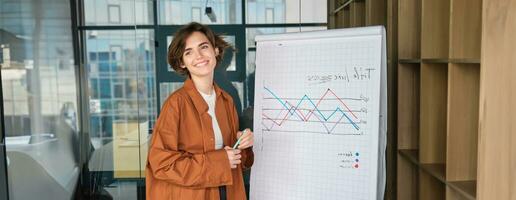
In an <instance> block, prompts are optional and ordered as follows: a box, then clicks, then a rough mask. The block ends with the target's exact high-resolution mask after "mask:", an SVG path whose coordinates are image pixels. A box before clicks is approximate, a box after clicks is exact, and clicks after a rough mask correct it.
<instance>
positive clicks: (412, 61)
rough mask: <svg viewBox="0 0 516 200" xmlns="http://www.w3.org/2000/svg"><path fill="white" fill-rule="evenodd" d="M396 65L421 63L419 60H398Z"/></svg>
mask: <svg viewBox="0 0 516 200" xmlns="http://www.w3.org/2000/svg"><path fill="white" fill-rule="evenodd" d="M398 63H400V64H419V63H421V59H399V60H398Z"/></svg>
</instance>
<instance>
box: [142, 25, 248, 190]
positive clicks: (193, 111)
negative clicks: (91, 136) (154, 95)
mask: <svg viewBox="0 0 516 200" xmlns="http://www.w3.org/2000/svg"><path fill="white" fill-rule="evenodd" d="M228 47H229V45H228V44H227V43H226V42H225V41H224V40H223V39H222V38H221V37H220V36H217V35H215V34H214V33H213V31H212V30H210V29H209V28H208V27H206V26H204V25H201V24H198V23H190V24H188V25H186V26H184V27H183V28H181V29H180V30H179V31H178V32H177V33H176V34H175V35H174V40H173V41H172V43H171V44H170V46H169V48H168V63H169V64H170V65H171V66H172V68H173V69H174V70H175V71H176V72H177V73H179V74H182V75H185V76H186V77H187V79H186V81H185V82H184V85H183V87H182V88H180V89H178V90H177V91H175V92H174V93H172V94H171V95H170V96H169V97H168V99H167V100H166V101H165V103H164V104H163V108H162V110H161V113H160V116H159V118H158V120H157V122H156V125H155V127H154V132H153V136H152V142H151V144H150V147H149V156H148V162H147V167H146V171H145V174H146V187H147V189H146V190H147V191H146V192H147V199H150V200H162V199H210V200H211V199H213V200H215V199H226V198H227V199H228V200H240V199H246V195H245V189H244V182H243V176H242V170H243V169H247V168H249V167H251V165H252V164H253V151H252V148H251V147H252V145H253V143H254V136H253V133H252V132H251V131H250V130H249V129H247V130H245V134H244V133H243V132H242V131H238V116H237V111H236V109H235V105H234V104H233V100H232V98H231V96H230V95H228V94H227V93H226V92H225V91H223V90H222V89H220V88H219V87H218V86H217V85H216V84H214V82H213V74H214V69H215V67H216V65H217V64H218V63H219V62H220V60H221V58H222V56H223V54H224V49H225V48H228ZM240 137H242V139H241V141H240V143H239V146H238V148H237V149H232V148H231V147H232V146H233V145H234V144H235V143H236V141H237V139H238V138H240ZM226 195H227V196H226Z"/></svg>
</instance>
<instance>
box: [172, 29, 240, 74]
mask: <svg viewBox="0 0 516 200" xmlns="http://www.w3.org/2000/svg"><path fill="white" fill-rule="evenodd" d="M194 32H200V33H202V34H204V35H205V36H206V38H208V40H209V41H210V43H211V46H213V48H218V49H219V55H217V56H216V59H217V65H218V64H219V62H220V61H221V60H222V56H224V49H226V48H228V47H231V46H230V45H229V44H228V43H227V42H226V41H224V39H222V37H221V36H219V35H216V34H215V33H213V31H212V30H211V29H210V28H208V27H207V26H205V25H202V24H199V23H197V22H191V23H189V24H187V25H185V26H183V27H182V28H181V29H179V31H177V32H176V34H174V39H173V40H172V43H170V46H168V53H167V60H168V64H170V66H171V67H172V69H174V71H176V72H177V73H178V74H180V75H184V76H190V72H188V69H186V68H181V66H182V65H184V63H183V53H184V51H185V45H186V39H188V37H190V35H192V33H194Z"/></svg>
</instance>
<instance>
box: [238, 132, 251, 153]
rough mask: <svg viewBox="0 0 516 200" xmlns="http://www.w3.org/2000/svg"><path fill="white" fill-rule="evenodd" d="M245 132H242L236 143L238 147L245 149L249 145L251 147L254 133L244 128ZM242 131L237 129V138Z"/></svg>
mask: <svg viewBox="0 0 516 200" xmlns="http://www.w3.org/2000/svg"><path fill="white" fill-rule="evenodd" d="M245 131H246V133H245V134H244V136H243V138H242V139H241V140H240V144H239V145H238V147H237V148H238V149H241V150H242V149H247V148H249V147H252V146H253V145H254V134H253V132H252V131H251V129H245ZM242 134H243V132H242V131H238V133H237V139H238V138H240V136H242Z"/></svg>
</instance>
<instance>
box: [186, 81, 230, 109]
mask: <svg viewBox="0 0 516 200" xmlns="http://www.w3.org/2000/svg"><path fill="white" fill-rule="evenodd" d="M183 88H185V89H186V92H187V93H188V96H190V98H191V99H192V101H193V103H194V106H195V109H196V110H197V112H199V113H205V112H208V104H207V103H206V101H204V99H203V98H202V96H201V94H200V93H199V91H198V90H197V88H195V84H194V82H193V81H192V79H191V78H187V79H186V80H185V82H184V84H183ZM213 88H214V89H215V94H216V95H217V98H216V101H219V100H224V101H226V100H227V99H228V97H227V94H225V93H224V92H222V89H221V88H220V87H219V86H218V85H217V84H216V83H215V82H213Z"/></svg>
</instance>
